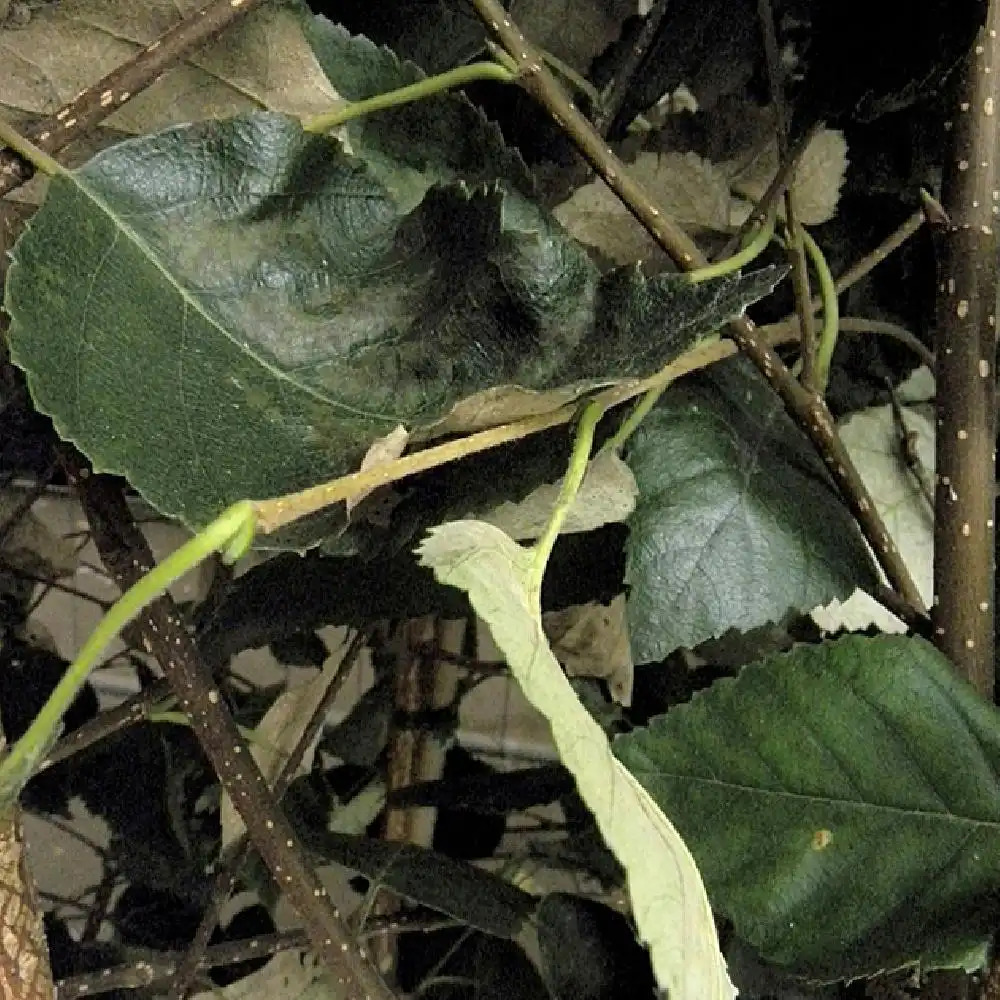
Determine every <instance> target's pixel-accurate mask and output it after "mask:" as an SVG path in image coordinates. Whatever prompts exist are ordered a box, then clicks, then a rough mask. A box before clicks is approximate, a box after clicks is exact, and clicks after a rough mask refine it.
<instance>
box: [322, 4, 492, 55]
mask: <svg viewBox="0 0 1000 1000" xmlns="http://www.w3.org/2000/svg"><path fill="white" fill-rule="evenodd" d="M336 11H337V18H338V19H339V20H341V21H342V22H343V23H344V24H346V25H349V26H350V28H351V30H352V31H354V32H355V33H358V34H364V35H366V36H367V37H368V38H372V39H374V40H375V41H376V42H378V43H379V44H381V45H386V46H388V47H389V48H390V49H392V51H393V52H398V53H399V54H400V55H401V56H402V57H404V58H406V59H410V60H412V61H413V62H415V63H416V64H417V65H418V66H421V67H422V68H423V69H424V70H426V71H427V72H428V73H443V72H445V71H446V70H449V69H452V68H453V67H455V66H460V65H462V63H465V62H468V61H469V60H470V59H471V58H472V57H473V56H475V55H476V54H477V53H483V52H485V48H486V46H485V41H486V32H485V29H484V27H483V22H482V21H480V20H479V18H478V17H477V16H476V12H475V9H474V8H472V7H470V6H469V4H468V2H467V0H431V2H429V3H428V0H395V2H394V3H393V4H391V5H388V6H387V5H385V4H373V3H371V2H370V0H349V2H344V3H340V4H338V5H337V8H336ZM316 20H317V22H318V23H319V24H320V26H321V27H322V26H323V25H324V24H329V22H328V21H327V20H326V18H322V17H318V18H317V19H316ZM311 41H312V44H313V46H314V48H315V49H316V50H317V56H318V57H319V58H320V59H321V60H322V59H323V50H322V48H321V41H320V42H318V41H317V40H316V39H315V37H313V38H312V39H311Z"/></svg>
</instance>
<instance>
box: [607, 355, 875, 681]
mask: <svg viewBox="0 0 1000 1000" xmlns="http://www.w3.org/2000/svg"><path fill="white" fill-rule="evenodd" d="M626 460H627V462H628V464H629V467H630V468H631V469H632V471H633V473H635V478H636V482H637V483H638V486H639V502H638V504H637V506H636V510H635V513H634V514H633V515H632V517H631V518H630V520H629V541H628V548H627V568H626V581H627V583H628V584H629V585H630V588H631V590H630V593H629V625H630V629H631V636H632V652H633V655H634V657H635V660H636V662H637V663H648V662H650V661H653V660H662V659H663V658H664V657H665V656H666V655H667V654H668V653H670V652H671V651H672V650H674V649H676V648H677V647H678V646H695V645H697V644H698V643H700V642H703V641H704V640H706V639H711V638H714V637H716V636H720V635H722V633H723V632H725V631H726V630H727V629H730V628H736V629H740V630H743V631H746V630H749V629H752V628H755V627H756V626H758V625H762V624H765V623H766V622H769V621H780V620H781V618H782V617H784V615H785V614H787V613H788V612H789V611H790V610H793V609H802V610H808V609H809V608H812V607H815V606H816V605H817V604H825V603H827V602H828V601H830V600H831V599H832V598H834V597H838V598H843V597H847V596H848V595H849V594H851V593H852V592H853V590H854V588H855V586H861V585H864V584H866V583H867V584H873V583H874V582H875V581H876V577H875V576H874V570H873V568H872V564H871V560H870V558H869V556H868V552H867V549H866V547H865V543H864V540H863V539H862V537H861V535H860V533H859V532H858V529H857V526H856V525H855V523H854V521H853V519H852V517H851V515H850V512H849V511H848V510H847V508H846V507H845V506H844V504H843V501H842V500H841V499H840V497H839V495H838V494H837V492H836V489H835V487H834V486H833V484H832V482H831V481H830V479H829V478H828V476H827V475H826V472H825V470H824V469H823V466H822V464H821V463H820V461H819V459H818V458H817V456H816V454H815V452H814V450H813V448H812V446H811V445H810V444H809V442H808V440H807V439H806V438H805V436H804V435H803V434H802V432H801V431H800V430H799V429H798V428H797V427H796V425H795V424H794V423H793V422H792V420H791V419H790V418H789V417H788V416H787V414H786V413H785V411H784V408H783V406H782V404H781V401H780V400H779V399H778V398H777V397H776V396H775V395H774V394H773V393H772V392H771V391H770V390H769V388H768V387H767V385H766V384H765V383H764V381H763V379H761V378H760V377H759V376H758V375H756V374H755V373H754V372H752V370H751V369H750V367H749V365H748V364H747V363H746V362H744V361H736V362H735V363H726V364H725V365H717V366H715V368H714V369H713V371H712V372H711V373H710V374H709V373H706V374H705V375H704V377H701V378H698V379H695V380H692V381H690V382H685V383H684V384H682V385H679V386H675V387H673V388H671V390H670V391H669V392H668V393H666V395H665V396H664V398H663V400H662V401H661V403H660V405H659V406H657V408H656V409H655V410H653V412H652V413H650V415H649V416H648V417H647V418H646V420H645V421H644V422H643V424H642V425H641V426H640V428H639V430H638V432H637V433H636V434H635V436H634V437H633V438H632V440H631V442H630V444H629V449H628V454H627V456H626Z"/></svg>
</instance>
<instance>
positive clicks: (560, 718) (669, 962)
mask: <svg viewBox="0 0 1000 1000" xmlns="http://www.w3.org/2000/svg"><path fill="white" fill-rule="evenodd" d="M418 551H419V555H420V558H421V562H422V563H423V564H424V565H425V566H429V567H430V568H431V569H432V570H433V571H434V575H435V577H437V579H438V580H439V581H440V582H441V583H446V584H449V585H450V586H453V587H458V588H460V589H462V590H464V591H465V592H466V593H467V594H468V595H469V601H470V602H471V604H472V607H473V608H474V609H475V611H476V613H477V614H478V615H479V616H480V618H482V619H483V621H484V622H486V624H487V625H488V626H489V629H490V632H491V633H492V635H493V640H494V642H495V643H496V645H497V648H498V649H499V650H500V651H501V652H502V653H503V654H504V656H505V657H506V659H507V662H508V663H509V664H510V669H511V672H512V673H513V674H514V677H515V678H516V679H517V682H518V684H519V685H520V686H521V690H522V691H523V692H524V695H525V697H526V698H527V699H528V701H529V702H530V703H531V704H532V705H534V707H535V708H536V709H538V711H540V712H541V713H542V714H543V715H544V716H545V717H546V719H548V722H549V725H550V726H551V728H552V738H553V741H554V742H555V745H556V748H557V750H558V751H559V756H560V758H561V760H562V762H563V763H564V764H565V765H566V767H567V768H568V769H569V770H570V772H572V774H573V777H574V778H575V779H576V783H577V789H578V791H579V793H580V797H581V798H582V799H583V801H584V802H585V803H586V804H587V807H588V808H589V809H590V810H591V812H592V813H593V814H594V818H595V820H596V821H597V826H598V829H599V830H600V832H601V835H602V837H603V838H604V841H605V843H607V845H608V847H609V848H610V849H611V851H612V852H613V853H614V855H615V857H616V858H617V859H618V861H619V863H620V864H621V865H622V867H623V868H624V869H625V872H626V874H627V878H628V889H629V895H630V897H631V902H632V911H633V914H634V916H635V921H636V928H637V932H638V936H639V938H640V939H641V940H642V941H644V942H645V944H646V945H647V947H648V948H649V951H650V958H651V960H652V964H653V970H654V972H655V974H656V978H657V982H658V983H659V985H660V987H661V988H662V989H664V990H666V991H667V992H668V993H669V995H670V997H671V998H672V1000H733V997H735V995H736V993H735V990H734V989H733V986H732V984H731V983H730V981H729V977H728V975H727V974H726V963H725V960H724V959H723V957H722V953H721V952H720V950H719V940H718V936H717V932H716V928H715V922H714V920H713V918H712V911H711V909H710V907H709V904H708V897H707V895H706V893H705V887H704V885H703V883H702V881H701V876H700V874H699V872H698V868H697V866H696V864H695V862H694V859H693V858H692V857H691V854H690V852H689V851H688V849H687V846H686V845H685V843H684V841H683V840H682V839H681V837H680V834H678V832H677V831H676V830H675V829H674V827H673V826H672V825H671V823H670V821H669V820H668V819H667V817H666V816H665V815H664V814H663V813H662V812H661V811H660V810H659V808H658V807H657V806H656V804H655V803H654V802H653V800H652V799H651V798H650V796H649V794H648V793H647V792H646V791H645V789H644V788H643V787H642V785H640V784H639V782H638V781H636V779H635V778H633V777H632V775H631V774H630V773H629V772H628V771H627V770H626V769H625V767H624V766H623V765H622V764H621V762H620V761H618V760H617V758H616V757H615V756H614V754H613V753H612V751H611V747H610V746H609V745H608V742H607V738H606V737H605V735H604V732H603V730H602V729H601V728H600V726H599V725H598V724H597V722H595V721H594V719H593V718H592V717H591V715H590V714H589V713H588V712H587V710H586V709H585V708H584V707H583V705H581V703H580V701H579V699H578V698H577V696H576V694H575V693H574V691H573V689H572V687H571V686H570V683H569V681H568V680H567V679H566V676H565V674H564V673H563V671H562V669H561V668H560V666H559V664H558V662H557V660H556V658H555V657H554V656H553V655H552V650H551V649H550V648H549V644H548V642H547V640H546V638H545V633H544V632H543V630H542V621H541V615H540V614H539V612H538V595H537V593H536V592H533V590H532V587H533V584H532V583H531V576H532V572H533V566H532V559H533V556H532V553H531V550H529V549H525V548H523V547H522V546H520V545H518V544H517V543H516V542H514V541H513V540H512V539H510V538H509V537H508V536H507V535H505V534H504V533H503V532H502V531H498V530H497V529H496V528H494V527H493V526H492V525H489V524H484V523H483V522H481V521H452V522H450V523H449V524H444V525H441V526H439V527H437V528H434V529H433V530H432V531H431V532H430V534H429V536H428V537H427V539H426V540H425V541H424V542H423V544H422V545H421V547H420V549H419V550H418Z"/></svg>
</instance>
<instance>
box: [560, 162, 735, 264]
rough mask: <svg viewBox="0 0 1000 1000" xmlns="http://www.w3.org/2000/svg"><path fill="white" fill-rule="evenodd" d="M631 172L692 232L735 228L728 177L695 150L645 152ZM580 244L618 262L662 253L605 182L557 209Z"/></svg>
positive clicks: (587, 188) (586, 187)
mask: <svg viewBox="0 0 1000 1000" xmlns="http://www.w3.org/2000/svg"><path fill="white" fill-rule="evenodd" d="M629 173H630V174H631V175H632V177H633V178H634V179H635V180H636V181H638V182H639V183H640V184H642V186H643V187H644V188H645V189H646V190H647V191H648V192H649V194H650V195H651V196H652V199H653V201H654V202H655V203H656V205H657V207H658V208H660V210H661V211H663V212H665V213H666V214H667V215H669V216H670V217H671V218H672V219H674V220H675V221H676V222H678V223H680V225H682V226H683V227H684V228H685V229H687V230H689V231H690V232H698V231H700V230H705V229H710V230H714V231H717V232H725V231H727V230H728V229H729V228H730V226H731V221H732V220H731V218H730V203H731V201H732V199H731V197H730V194H729V178H728V177H727V175H726V174H725V173H724V172H723V171H722V170H721V169H720V168H719V167H717V166H715V164H713V163H712V162H710V161H709V160H703V159H702V158H701V157H700V156H698V155H697V154H695V153H663V154H657V153H642V154H640V155H639V157H638V158H637V159H636V161H635V163H634V164H632V165H631V166H630V167H629ZM554 215H555V217H556V218H557V219H558V220H559V221H560V222H561V223H562V224H563V225H564V226H565V227H566V228H567V229H568V230H569V231H570V233H571V234H572V235H573V236H575V237H576V238H577V239H578V240H580V242H581V243H586V244H588V245H590V246H593V247H597V248H598V249H599V250H600V251H601V252H602V253H603V254H604V255H605V256H607V257H608V258H610V259H611V260H613V261H614V262H615V263H616V264H627V263H631V262H633V261H636V260H639V259H640V258H643V257H648V256H650V255H652V254H654V253H656V252H657V246H656V244H655V243H654V242H653V240H652V238H651V237H650V236H649V234H648V233H647V232H646V231H645V230H644V229H643V228H642V226H640V225H639V223H638V222H636V221H635V219H633V218H632V216H631V215H630V214H629V212H628V210H627V209H626V208H625V207H624V206H623V205H622V203H621V202H620V201H619V200H618V198H617V197H616V196H615V195H614V194H613V193H612V191H611V190H610V189H609V188H608V186H607V185H606V184H605V183H604V182H603V181H601V180H595V181H592V182H591V183H590V184H586V185H584V186H583V187H581V188H579V189H578V190H577V191H576V192H574V194H573V195H572V197H570V198H569V199H568V200H566V201H564V202H563V203H562V204H561V205H559V206H558V207H557V208H556V209H555V211H554Z"/></svg>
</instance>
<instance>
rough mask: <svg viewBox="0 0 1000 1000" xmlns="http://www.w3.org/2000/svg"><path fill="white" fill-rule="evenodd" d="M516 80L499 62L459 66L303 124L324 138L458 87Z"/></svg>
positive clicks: (353, 103) (305, 121)
mask: <svg viewBox="0 0 1000 1000" xmlns="http://www.w3.org/2000/svg"><path fill="white" fill-rule="evenodd" d="M515 79H516V74H515V73H514V72H512V71H511V70H510V69H508V68H507V67H506V66H501V65H500V63H498V62H476V63H472V64H470V65H469V66H458V67H456V68H455V69H450V70H448V71H447V72H445V73H438V74H437V75H436V76H429V77H427V79H425V80H419V81H418V82H417V83H411V84H409V85H408V86H406V87H400V88H399V89H398V90H390V91H389V92H388V93H385V94H376V95H375V96H374V97H368V98H365V100H363V101H354V102H352V103H351V104H348V105H347V106H346V107H339V108H336V109H334V110H333V111H327V112H324V113H323V114H321V115H315V116H314V117H312V118H306V119H304V120H303V122H302V128H303V130H304V131H306V132H314V133H317V134H321V133H323V132H329V131H330V129H334V128H337V127H338V126H340V125H343V124H344V123H345V122H349V121H353V120H354V119H355V118H362V117H363V116H364V115H371V114H374V113H375V112H376V111H385V110H387V109H388V108H398V107H400V105H403V104H410V103H412V102H413V101H421V100H424V99H425V98H428V97H434V96H435V95H436V94H441V93H444V92H445V91H448V90H452V89H454V88H455V87H464V86H466V85H468V84H470V83H476V82H478V81H480V80H494V81H496V82H498V83H512V82H513V81H514V80H515Z"/></svg>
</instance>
